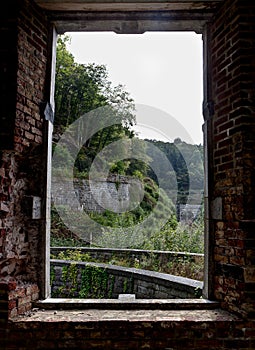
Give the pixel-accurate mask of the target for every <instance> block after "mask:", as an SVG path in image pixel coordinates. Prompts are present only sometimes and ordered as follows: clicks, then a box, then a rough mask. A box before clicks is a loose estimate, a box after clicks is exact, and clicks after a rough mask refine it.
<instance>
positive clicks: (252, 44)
mask: <svg viewBox="0 0 255 350" xmlns="http://www.w3.org/2000/svg"><path fill="white" fill-rule="evenodd" d="M210 29H211V61H212V67H211V72H210V73H209V74H211V80H212V100H213V102H214V116H213V119H212V167H211V171H212V173H213V175H212V183H211V184H210V187H211V194H212V198H211V218H212V226H211V227H212V231H211V234H212V235H214V236H213V238H214V253H213V254H214V255H213V261H214V275H215V279H214V284H213V289H214V296H215V298H216V299H217V300H220V301H222V305H223V306H224V307H225V308H227V309H229V310H231V311H235V312H239V313H241V314H245V315H247V313H248V314H249V313H252V314H253V313H254V312H255V306H254V299H255V266H254V262H255V259H254V254H255V253H254V248H255V234H254V228H255V220H254V219H255V217H254V213H255V192H254V186H255V157H254V150H255V118H254V117H255V95H254V88H255V78H254V77H255V60H254V53H255V35H254V31H255V3H254V2H253V3H251V2H250V1H243V0H235V1H226V2H225V4H224V5H223V7H222V8H220V9H219V11H218V13H217V14H216V15H215V17H214V18H213V20H212V24H211V27H210Z"/></svg>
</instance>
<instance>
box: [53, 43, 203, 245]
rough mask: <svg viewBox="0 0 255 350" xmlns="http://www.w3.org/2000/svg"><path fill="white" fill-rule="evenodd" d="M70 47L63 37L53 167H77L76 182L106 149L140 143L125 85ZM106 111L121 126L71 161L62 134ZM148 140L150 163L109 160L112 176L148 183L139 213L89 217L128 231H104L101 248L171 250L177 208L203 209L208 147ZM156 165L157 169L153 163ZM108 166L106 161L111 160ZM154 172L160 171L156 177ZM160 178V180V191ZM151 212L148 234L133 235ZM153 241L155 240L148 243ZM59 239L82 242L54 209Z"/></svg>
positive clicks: (104, 133) (61, 170)
mask: <svg viewBox="0 0 255 350" xmlns="http://www.w3.org/2000/svg"><path fill="white" fill-rule="evenodd" d="M67 42H68V38H67V37H60V38H59V40H58V45H57V66H56V92H55V101H56V111H55V122H54V137H53V151H54V152H55V154H56V153H57V154H58V160H59V169H58V168H54V169H53V175H57V174H58V171H59V174H61V175H63V174H65V167H66V166H67V164H73V168H74V169H73V175H74V177H75V178H78V179H87V178H88V177H89V172H90V169H91V164H92V163H93V161H94V159H95V157H96V156H97V154H98V153H99V152H100V151H101V150H103V149H104V148H105V147H107V146H108V145H110V144H111V143H113V142H115V141H117V140H133V141H134V142H135V141H136V140H137V142H139V140H138V138H137V136H136V134H135V132H134V130H133V128H132V127H133V125H134V124H135V119H136V118H135V104H134V101H133V99H132V98H131V96H130V95H129V93H128V92H127V91H125V88H124V87H123V86H122V85H118V86H113V85H112V83H111V82H110V81H109V78H108V73H107V69H106V67H105V66H104V65H95V64H86V65H84V64H78V63H76V62H75V60H74V57H73V56H72V54H71V53H70V52H68V50H67ZM104 106H108V107H110V108H111V111H112V112H113V113H114V115H115V116H117V117H118V118H117V120H118V123H116V124H114V125H112V126H110V127H107V128H102V129H100V130H99V131H98V132H97V133H95V134H94V135H93V136H92V137H90V138H89V139H88V140H87V141H86V143H84V144H83V145H82V147H81V148H80V151H79V153H78V155H77V157H76V159H73V158H72V156H71V155H70V153H69V152H68V149H66V148H65V147H62V148H61V147H56V145H57V144H58V141H59V139H60V137H61V135H62V134H63V133H64V132H65V130H67V129H68V127H69V126H70V125H71V124H72V123H73V122H74V121H75V120H77V119H78V118H80V117H81V116H82V115H84V114H85V113H88V112H89V111H91V110H96V109H97V108H99V107H104ZM92 121H93V120H92ZM146 141H147V142H141V143H140V145H141V152H144V153H145V154H146V148H150V147H149V144H151V145H152V146H154V147H152V148H151V149H150V155H149V156H148V157H147V158H145V161H142V160H138V159H133V158H125V159H122V160H119V161H116V162H110V161H109V169H110V173H112V174H119V175H124V176H127V177H132V178H137V179H139V181H141V182H142V183H143V185H144V197H143V200H142V202H141V203H140V204H139V205H138V206H137V207H136V208H135V209H133V210H131V211H127V212H125V213H112V212H110V211H109V210H106V211H105V213H104V214H103V215H101V214H100V215H98V214H97V213H92V214H91V213H90V214H89V215H90V216H91V218H92V219H93V220H94V221H96V222H98V223H99V224H100V225H102V227H117V228H119V229H121V230H122V229H123V235H121V234H120V231H118V232H117V233H114V234H112V233H111V232H110V233H109V231H107V230H103V232H102V234H101V235H99V236H98V237H97V240H95V241H94V242H93V243H94V244H96V245H98V246H102V245H104V244H107V246H108V247H110V246H116V245H118V246H120V245H121V246H123V247H133V248H148V249H171V248H173V246H172V244H173V242H175V243H176V239H175V240H174V239H173V237H172V239H170V236H171V235H170V232H171V234H173V232H174V233H175V234H176V232H177V231H176V227H177V221H176V207H177V205H178V204H186V203H187V202H188V200H189V199H190V198H192V199H194V200H195V202H196V203H198V204H200V203H201V202H199V200H200V199H201V192H202V191H203V161H202V157H203V147H202V146H201V145H198V146H197V145H191V144H187V143H186V142H183V141H182V140H181V139H179V138H177V139H175V140H174V142H172V143H170V142H168V143H165V142H162V141H157V140H146ZM157 149H159V150H160V151H161V152H163V153H164V154H165V155H166V157H167V159H168V161H169V164H170V165H171V166H170V168H169V167H168V168H165V167H164V165H163V164H162V162H161V161H160V158H159V157H157V154H156V153H155V154H153V152H156V150H157ZM151 160H152V161H153V166H152V163H150V162H151ZM104 161H105V162H107V159H106V160H104ZM153 169H157V175H156V174H155V172H154V171H153ZM159 178H161V185H160V186H159V181H158V179H159ZM162 179H163V183H162ZM116 187H117V184H116ZM174 192H175V193H176V194H177V195H176V197H175V200H172V198H174V196H173V195H172V194H173V193H174ZM159 197H160V198H162V200H161V203H160V205H158V199H159ZM151 212H154V214H155V215H154V216H153V218H151V219H150V220H151V221H150V224H148V225H147V228H146V232H144V230H143V229H141V230H140V229H138V228H136V229H135V230H133V227H135V225H137V224H139V223H141V222H143V221H144V220H145V219H146V218H147V217H149V215H150V213H151ZM162 218H163V221H162V222H164V223H165V224H164V227H163V228H162V230H161V231H160V233H159V232H157V231H155V230H154V223H155V222H157V221H160V220H161V219H162ZM153 221H154V222H153ZM74 222H75V218H74ZM137 227H138V226H137ZM139 230H140V231H139ZM139 235H140V236H139ZM149 236H150V237H151V240H150V241H148V237H149ZM139 237H140V238H139ZM153 237H154V238H153ZM55 238H56V239H59V240H61V239H62V238H63V239H67V238H73V239H74V240H76V241H78V237H77V236H75V235H73V233H72V232H70V231H69V230H68V229H67V228H66V227H65V225H64V224H63V223H61V220H60V218H59V217H58V213H57V211H56V210H55V208H54V207H53V208H52V239H53V240H54V239H55ZM125 240H126V241H125ZM55 241H56V240H55ZM72 242H73V243H74V241H72ZM193 250H194V249H193Z"/></svg>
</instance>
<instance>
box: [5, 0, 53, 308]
mask: <svg viewBox="0 0 255 350" xmlns="http://www.w3.org/2000/svg"><path fill="white" fill-rule="evenodd" d="M4 11H5V13H3V12H1V16H3V17H5V18H8V16H9V15H10V14H11V20H9V21H8V20H5V21H3V22H1V23H0V32H5V33H6V35H7V37H8V38H9V40H10V41H9V40H7V38H6V39H5V40H4V41H3V48H2V49H1V50H4V49H5V48H6V51H7V52H8V54H6V55H4V56H2V57H1V60H2V61H3V63H2V64H1V74H7V75H8V76H7V78H6V79H4V80H1V81H0V86H1V91H2V90H4V91H6V96H5V99H4V100H3V101H2V104H3V106H4V109H6V110H7V112H8V111H9V106H10V107H11V108H12V110H13V109H14V111H15V113H7V115H8V120H7V121H6V125H11V126H12V132H11V133H9V135H8V139H9V142H8V143H6V144H4V145H3V146H2V147H1V148H2V151H0V176H1V179H0V205H1V206H0V232H1V237H0V254H1V261H0V277H1V280H2V281H5V282H8V281H11V280H12V281H13V280H15V281H16V282H18V285H19V288H21V287H22V285H24V284H34V283H37V282H38V276H39V273H40V271H41V268H40V263H41V261H40V260H41V259H42V252H41V249H42V243H41V242H42V235H43V227H44V224H43V223H44V218H43V217H42V213H43V211H42V210H41V209H40V200H42V199H43V196H44V193H45V189H44V186H43V183H44V182H43V179H44V176H45V169H44V163H45V159H46V155H45V154H44V142H46V140H45V138H44V117H43V113H42V111H41V107H42V103H43V102H45V97H46V83H45V79H46V71H47V41H48V24H47V20H46V17H45V16H44V15H43V13H42V11H41V10H39V9H37V7H36V6H34V4H33V2H32V1H25V0H24V1H13V2H7V3H6V5H5V6H4ZM9 79H11V83H10V84H9V85H7V87H6V82H8V81H9ZM13 86H15V89H14V88H13ZM1 111H2V109H1ZM1 116H5V114H1ZM2 126H5V124H1V131H2V130H3V129H2ZM7 130H8V127H7ZM1 137H2V136H1ZM33 201H36V202H37V203H39V215H38V213H37V216H36V217H35V218H33V213H32V206H33ZM41 205H43V201H42V204H41ZM13 306H15V307H16V308H18V304H16V305H14V304H13Z"/></svg>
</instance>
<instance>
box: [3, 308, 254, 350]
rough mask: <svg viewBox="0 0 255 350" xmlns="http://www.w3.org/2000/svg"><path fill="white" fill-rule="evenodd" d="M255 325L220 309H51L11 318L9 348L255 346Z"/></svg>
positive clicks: (213, 349) (212, 348) (249, 348)
mask: <svg viewBox="0 0 255 350" xmlns="http://www.w3.org/2000/svg"><path fill="white" fill-rule="evenodd" d="M85 318H86V320H85ZM254 326H255V324H254V322H252V321H250V322H244V321H242V320H240V319H238V318H235V317H233V316H231V315H229V314H227V313H224V312H222V311H221V310H211V311H210V310H197V311H194V310H193V311H191V310H182V311H181V310H177V311H175V310H168V311H167V310H161V311H160V310H154V311H153V310H129V311H124V310H91V309H88V310H76V311H70V312H67V311H66V310H65V311H61V310H50V311H43V312H35V313H32V315H31V317H23V318H20V319H18V320H15V321H14V322H12V323H11V324H10V325H9V340H8V347H7V348H6V349H8V350H9V349H10V350H11V349H18V347H17V344H22V345H21V346H20V347H19V349H29V348H32V349H63V348H69V349H109V350H112V349H118V350H127V349H137V350H138V349H151V350H156V349H174V350H183V349H189V350H195V349H207V350H208V349H210V350H220V349H229V350H241V349H243V350H252V349H254V348H255V333H254Z"/></svg>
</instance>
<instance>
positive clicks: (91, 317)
mask: <svg viewBox="0 0 255 350" xmlns="http://www.w3.org/2000/svg"><path fill="white" fill-rule="evenodd" d="M238 320H240V319H239V318H238V317H237V316H234V315H232V314H230V313H228V312H226V311H223V310H220V309H215V310H98V309H97V310H95V309H87V310H74V309H72V310H68V311H67V310H57V309H55V310H38V309H34V310H32V311H31V312H30V313H29V314H26V315H23V316H22V315H21V316H18V317H16V318H14V319H13V320H12V321H11V322H12V323H21V322H22V323H24V325H23V326H24V327H26V325H25V324H27V327H30V324H31V323H34V322H35V323H38V325H40V324H42V323H44V322H46V323H49V322H50V323H61V322H71V323H73V322H74V323H77V324H79V323H86V322H113V321H114V322H187V321H188V322H236V321H238Z"/></svg>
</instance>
